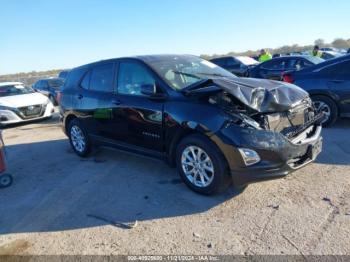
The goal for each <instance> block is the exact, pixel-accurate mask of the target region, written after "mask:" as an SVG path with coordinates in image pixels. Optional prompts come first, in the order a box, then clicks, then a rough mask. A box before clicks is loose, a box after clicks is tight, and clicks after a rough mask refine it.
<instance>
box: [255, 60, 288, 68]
mask: <svg viewBox="0 0 350 262" xmlns="http://www.w3.org/2000/svg"><path fill="white" fill-rule="evenodd" d="M286 64H287V62H286V61H284V60H275V61H273V60H270V61H268V62H266V63H264V64H262V65H261V68H263V69H269V70H283V69H284V68H285V66H286Z"/></svg>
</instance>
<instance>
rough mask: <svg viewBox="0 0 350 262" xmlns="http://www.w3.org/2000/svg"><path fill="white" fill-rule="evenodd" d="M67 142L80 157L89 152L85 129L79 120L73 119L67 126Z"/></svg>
mask: <svg viewBox="0 0 350 262" xmlns="http://www.w3.org/2000/svg"><path fill="white" fill-rule="evenodd" d="M68 137H69V142H70V144H71V146H72V148H73V150H74V152H75V153H76V154H77V155H78V156H80V157H87V156H88V155H89V154H90V152H91V147H92V145H91V142H90V139H89V137H88V133H87V132H86V129H85V128H84V126H83V125H82V123H81V122H80V121H79V119H77V118H76V119H73V120H72V121H71V122H70V123H69V126H68Z"/></svg>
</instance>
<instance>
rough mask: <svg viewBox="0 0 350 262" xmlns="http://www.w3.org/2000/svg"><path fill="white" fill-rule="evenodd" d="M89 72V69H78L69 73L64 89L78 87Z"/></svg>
mask: <svg viewBox="0 0 350 262" xmlns="http://www.w3.org/2000/svg"><path fill="white" fill-rule="evenodd" d="M87 70H88V68H87V67H78V68H75V69H72V70H71V71H69V73H68V75H67V80H66V82H65V84H64V86H63V88H62V89H65V88H67V87H74V86H76V87H77V86H78V85H79V83H80V80H81V79H82V77H83V76H84V74H85V72H86V71H87Z"/></svg>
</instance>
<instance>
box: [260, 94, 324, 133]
mask: <svg viewBox="0 0 350 262" xmlns="http://www.w3.org/2000/svg"><path fill="white" fill-rule="evenodd" d="M321 118H322V115H318V114H317V113H316V112H315V110H314V108H313V106H312V102H311V100H310V99H305V100H304V101H302V102H301V103H300V104H299V105H297V106H295V107H293V108H292V109H290V110H289V111H288V112H282V113H274V114H267V115H266V116H265V120H264V121H265V124H264V126H266V128H267V129H269V130H272V131H275V132H280V133H282V134H283V135H285V136H286V137H287V138H293V137H295V136H297V135H298V134H299V133H300V132H302V131H304V130H305V129H306V128H308V127H309V126H311V125H313V124H315V123H316V122H319V120H320V119H321Z"/></svg>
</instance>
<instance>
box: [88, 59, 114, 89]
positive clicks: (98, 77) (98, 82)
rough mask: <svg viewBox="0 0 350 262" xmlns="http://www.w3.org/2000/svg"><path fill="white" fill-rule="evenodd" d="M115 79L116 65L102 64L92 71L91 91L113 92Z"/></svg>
mask: <svg viewBox="0 0 350 262" xmlns="http://www.w3.org/2000/svg"><path fill="white" fill-rule="evenodd" d="M113 78H114V64H113V63H110V64H102V65H97V66H95V67H94V68H93V69H92V71H91V77H90V88H89V89H90V90H94V91H100V92H112V90H113V86H112V85H113Z"/></svg>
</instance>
